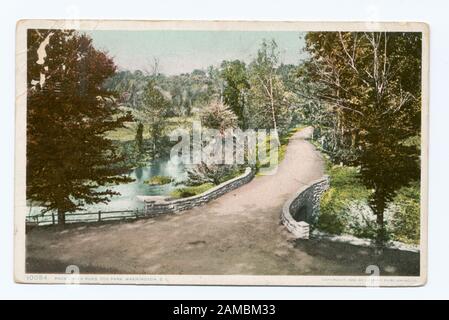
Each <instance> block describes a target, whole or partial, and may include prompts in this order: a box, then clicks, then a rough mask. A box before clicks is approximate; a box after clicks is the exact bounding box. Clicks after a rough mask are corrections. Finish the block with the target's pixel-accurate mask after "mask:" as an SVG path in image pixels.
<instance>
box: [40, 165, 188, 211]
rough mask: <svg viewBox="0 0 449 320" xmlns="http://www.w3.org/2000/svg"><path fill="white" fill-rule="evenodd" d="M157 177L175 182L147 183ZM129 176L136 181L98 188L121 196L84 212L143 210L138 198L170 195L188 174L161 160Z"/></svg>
mask: <svg viewBox="0 0 449 320" xmlns="http://www.w3.org/2000/svg"><path fill="white" fill-rule="evenodd" d="M157 175H161V176H169V177H171V178H173V179H174V181H173V182H172V183H169V184H166V185H162V186H150V185H148V184H146V183H145V181H146V180H148V179H150V178H151V177H154V176H157ZM129 176H130V177H131V178H133V179H134V181H133V182H130V183H126V184H120V185H114V186H108V187H101V188H98V191H104V190H106V189H110V190H112V191H116V192H119V193H120V195H119V196H113V197H111V198H110V201H109V202H108V203H107V204H102V203H99V204H93V205H86V206H85V207H84V210H82V211H88V212H97V211H118V210H135V209H143V203H142V202H141V201H138V200H137V199H136V196H139V195H169V194H170V192H171V191H172V190H173V189H174V188H176V187H177V185H176V184H177V183H179V182H181V181H183V180H185V179H186V177H187V173H186V171H185V166H184V165H183V164H181V163H173V162H172V161H170V159H159V160H155V161H153V162H151V163H150V164H148V165H147V166H145V167H140V168H136V169H134V170H132V171H131V173H130V174H129ZM40 210H41V208H38V207H33V208H32V209H31V215H34V214H39V213H40Z"/></svg>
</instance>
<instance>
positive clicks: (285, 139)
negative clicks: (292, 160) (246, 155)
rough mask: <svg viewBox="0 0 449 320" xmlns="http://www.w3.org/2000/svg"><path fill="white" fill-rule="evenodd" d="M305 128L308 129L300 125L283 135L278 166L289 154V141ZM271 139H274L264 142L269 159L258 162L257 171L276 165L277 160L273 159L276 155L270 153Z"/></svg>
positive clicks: (280, 139) (268, 138) (280, 140)
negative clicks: (272, 164) (271, 164)
mask: <svg viewBox="0 0 449 320" xmlns="http://www.w3.org/2000/svg"><path fill="white" fill-rule="evenodd" d="M305 127H306V126H304V125H298V126H295V127H293V128H291V129H289V130H288V132H287V133H286V134H284V135H282V136H281V137H280V138H279V142H280V144H281V145H280V146H279V149H278V154H277V157H278V159H277V163H278V164H279V163H281V161H282V160H284V158H285V153H286V152H287V147H288V143H289V141H290V138H291V137H292V136H293V135H294V134H295V133H296V132H298V131H300V130H302V129H304V128H305ZM271 139H272V137H271V136H267V138H266V139H265V142H264V143H265V148H266V153H267V158H266V159H264V160H263V161H259V160H257V163H256V170H258V169H259V168H266V167H268V166H269V165H270V163H276V162H275V161H274V160H275V159H272V157H273V156H274V155H271V154H270V151H271V146H270V143H271Z"/></svg>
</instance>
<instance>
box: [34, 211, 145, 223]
mask: <svg viewBox="0 0 449 320" xmlns="http://www.w3.org/2000/svg"><path fill="white" fill-rule="evenodd" d="M118 213H120V214H118ZM143 215H144V211H143V210H119V211H96V212H73V213H66V215H65V217H66V223H80V222H101V221H107V220H109V221H111V220H126V219H131V218H133V219H136V218H139V217H142V216H143ZM87 216H90V217H87ZM71 217H78V219H76V218H74V219H71ZM83 217H86V218H83ZM26 223H27V226H41V225H52V224H55V221H54V219H52V215H50V214H47V215H45V214H44V215H34V216H27V218H26Z"/></svg>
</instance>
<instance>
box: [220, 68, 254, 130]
mask: <svg viewBox="0 0 449 320" xmlns="http://www.w3.org/2000/svg"><path fill="white" fill-rule="evenodd" d="M221 69H222V70H221V76H222V77H223V79H224V81H225V87H224V90H223V101H224V103H225V104H226V105H228V106H229V107H231V109H232V111H234V113H235V114H236V115H237V117H238V119H239V124H240V127H241V128H246V123H245V119H244V109H245V103H246V95H247V94H248V89H249V82H248V75H247V72H246V65H245V63H244V62H242V61H240V60H234V61H223V63H222V64H221Z"/></svg>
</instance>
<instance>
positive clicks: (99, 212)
mask: <svg viewBox="0 0 449 320" xmlns="http://www.w3.org/2000/svg"><path fill="white" fill-rule="evenodd" d="M98 222H101V210H100V211H98Z"/></svg>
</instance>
